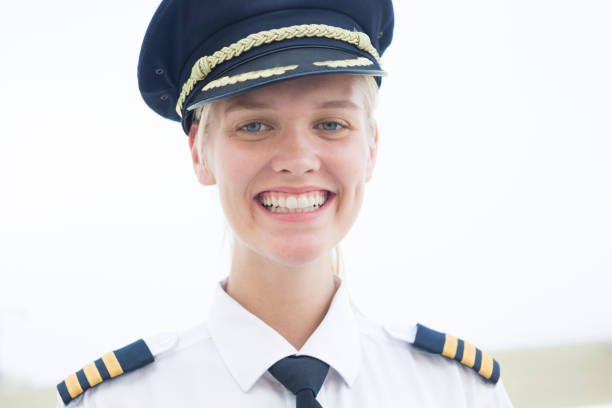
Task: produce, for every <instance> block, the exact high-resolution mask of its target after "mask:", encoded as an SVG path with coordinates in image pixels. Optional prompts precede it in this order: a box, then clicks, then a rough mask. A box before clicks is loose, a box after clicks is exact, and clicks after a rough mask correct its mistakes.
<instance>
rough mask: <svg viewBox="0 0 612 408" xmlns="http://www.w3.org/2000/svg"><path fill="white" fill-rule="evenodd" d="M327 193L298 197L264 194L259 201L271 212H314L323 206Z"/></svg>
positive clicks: (282, 194) (284, 194) (318, 192)
mask: <svg viewBox="0 0 612 408" xmlns="http://www.w3.org/2000/svg"><path fill="white" fill-rule="evenodd" d="M328 194H329V193H328V192H325V191H316V192H310V193H307V194H300V195H297V196H295V195H288V194H287V193H277V192H274V193H264V194H262V195H261V196H260V197H259V201H260V202H261V203H262V204H263V205H264V206H265V207H266V208H267V209H268V210H269V211H273V212H308V211H314V210H316V209H318V208H319V207H321V206H322V205H323V204H325V201H326V198H327V196H328Z"/></svg>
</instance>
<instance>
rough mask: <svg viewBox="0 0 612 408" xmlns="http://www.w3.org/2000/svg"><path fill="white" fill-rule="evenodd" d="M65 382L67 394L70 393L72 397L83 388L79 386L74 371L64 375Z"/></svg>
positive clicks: (79, 393)
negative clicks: (66, 375)
mask: <svg viewBox="0 0 612 408" xmlns="http://www.w3.org/2000/svg"><path fill="white" fill-rule="evenodd" d="M65 382H66V388H67V389H68V394H70V396H71V397H72V398H74V397H76V396H77V395H81V394H82V393H83V388H81V384H79V379H78V378H77V375H76V373H72V374H70V375H69V376H68V377H66V380H65Z"/></svg>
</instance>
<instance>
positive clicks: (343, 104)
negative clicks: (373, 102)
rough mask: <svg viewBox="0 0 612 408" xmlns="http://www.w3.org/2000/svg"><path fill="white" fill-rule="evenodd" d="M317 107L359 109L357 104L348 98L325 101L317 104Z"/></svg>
mask: <svg viewBox="0 0 612 408" xmlns="http://www.w3.org/2000/svg"><path fill="white" fill-rule="evenodd" d="M317 108H319V109H329V108H349V109H359V106H358V105H356V104H354V103H353V102H351V101H348V100H338V101H327V102H323V103H322V104H320V105H318V106H317Z"/></svg>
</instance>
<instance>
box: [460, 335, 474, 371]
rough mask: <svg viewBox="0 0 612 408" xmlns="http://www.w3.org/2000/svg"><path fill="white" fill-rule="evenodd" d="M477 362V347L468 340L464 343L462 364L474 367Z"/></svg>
mask: <svg viewBox="0 0 612 408" xmlns="http://www.w3.org/2000/svg"><path fill="white" fill-rule="evenodd" d="M475 362H476V347H474V345H473V344H471V343H468V342H467V341H466V342H464V343H463V358H462V359H461V364H465V365H466V366H468V367H470V368H472V367H474V363H475Z"/></svg>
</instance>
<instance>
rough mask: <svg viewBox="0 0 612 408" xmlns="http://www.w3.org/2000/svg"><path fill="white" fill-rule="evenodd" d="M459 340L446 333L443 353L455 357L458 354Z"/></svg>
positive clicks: (445, 355)
mask: <svg viewBox="0 0 612 408" xmlns="http://www.w3.org/2000/svg"><path fill="white" fill-rule="evenodd" d="M458 343H459V341H458V339H457V338H456V337H455V336H453V335H450V334H448V333H447V334H446V340H445V341H444V349H443V350H442V355H443V356H444V357H448V358H455V355H456V354H457V345H458Z"/></svg>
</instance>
